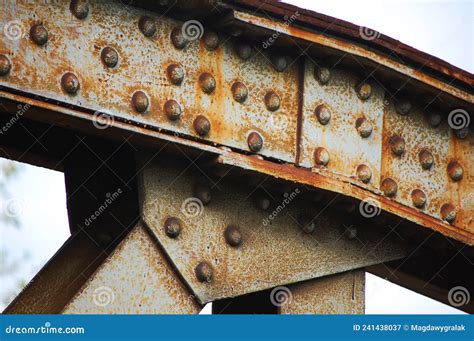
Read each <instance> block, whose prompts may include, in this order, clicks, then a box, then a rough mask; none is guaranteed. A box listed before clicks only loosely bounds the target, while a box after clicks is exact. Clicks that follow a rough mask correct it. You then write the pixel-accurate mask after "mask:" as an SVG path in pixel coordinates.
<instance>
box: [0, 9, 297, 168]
mask: <svg viewBox="0 0 474 341" xmlns="http://www.w3.org/2000/svg"><path fill="white" fill-rule="evenodd" d="M69 3H70V2H69V1H54V2H49V1H46V2H37V3H32V2H31V3H30V2H27V1H2V6H3V7H4V8H2V19H1V20H2V27H6V29H5V30H6V31H8V30H9V32H10V35H4V34H2V35H1V44H0V53H1V54H5V55H6V56H8V58H9V59H10V61H11V70H10V73H9V75H7V76H3V77H0V85H4V86H8V87H10V88H14V89H18V90H21V91H26V92H30V93H33V94H35V95H40V96H44V97H46V98H51V99H54V100H59V101H61V102H64V103H68V104H73V105H76V106H79V107H83V108H85V109H89V110H91V112H94V113H96V115H103V114H108V115H112V116H113V117H114V118H115V119H117V120H124V121H127V122H132V123H139V124H142V125H145V126H147V127H150V128H158V129H166V130H169V131H172V132H177V133H182V134H185V135H190V136H193V137H197V138H201V137H200V136H198V135H197V134H196V132H195V130H194V128H193V121H194V119H195V118H196V117H197V116H199V115H204V116H206V117H207V118H208V120H209V121H210V125H211V129H210V131H209V133H208V135H207V136H204V137H202V138H203V139H205V140H208V141H211V142H214V143H218V144H222V145H226V146H230V147H235V148H239V149H242V150H249V147H248V144H247V137H248V135H249V133H250V132H253V131H256V132H258V133H260V134H261V136H262V138H263V148H262V149H261V150H260V153H261V154H263V155H266V156H269V157H274V158H278V159H282V160H285V161H294V156H295V139H296V121H297V104H298V101H297V84H298V82H297V66H296V65H291V66H289V67H288V69H287V70H285V71H284V72H277V71H275V70H274V68H273V66H272V65H271V63H270V61H269V58H268V57H269V56H264V55H262V54H261V53H258V52H256V51H254V55H253V57H251V58H250V59H248V60H243V59H241V58H240V57H239V56H238V55H237V53H236V52H235V43H236V42H235V41H234V40H233V39H229V37H227V36H225V35H222V36H221V42H222V43H221V45H220V46H219V47H217V49H216V50H214V51H209V50H208V49H207V48H206V46H205V44H204V42H203V41H202V39H201V40H199V39H197V40H192V41H190V42H189V43H188V45H187V46H186V47H185V48H184V49H182V50H180V49H177V48H175V47H174V45H173V44H172V41H171V38H170V35H171V32H172V30H173V29H175V28H178V30H179V31H180V30H181V27H182V22H178V21H175V20H173V19H170V18H167V17H164V16H162V15H159V14H156V13H153V12H147V11H144V10H141V9H138V8H134V7H130V6H126V5H124V3H123V2H120V1H115V2H114V1H100V2H91V3H90V10H89V14H88V16H87V17H86V18H85V19H82V20H80V19H77V18H76V17H74V16H73V15H72V14H71V12H70V9H69ZM143 15H147V16H149V17H150V18H152V19H153V21H154V23H155V24H156V33H155V34H154V35H153V36H152V37H146V36H145V35H144V34H142V33H141V32H140V29H139V25H138V22H139V20H140V18H141V17H142V16H143ZM36 23H42V24H43V26H44V27H45V28H46V30H47V31H48V41H47V42H46V44H44V45H42V46H38V45H36V44H35V43H33V42H32V40H31V39H30V38H29V30H30V27H31V26H32V25H34V24H36ZM199 25H200V23H199ZM194 28H196V29H197V30H198V31H199V30H200V27H199V26H198V25H197V24H195V25H194ZM198 33H199V32H198ZM201 33H202V31H201ZM106 46H109V47H112V48H113V49H115V50H116V52H117V53H118V63H117V65H116V66H115V67H107V66H106V65H105V64H104V63H103V62H102V61H101V54H102V51H103V49H104V48H105V47H106ZM171 64H178V65H180V66H181V67H182V68H183V70H184V79H183V81H182V83H181V85H173V84H172V83H171V81H170V79H169V78H168V75H167V68H168V66H169V65H171ZM66 72H72V73H74V74H75V75H76V76H77V78H78V81H79V84H80V85H79V90H78V91H77V93H76V94H74V95H70V94H68V93H66V92H65V91H64V89H63V88H62V86H61V77H62V76H63V75H64V74H65V73H66ZM203 73H210V74H211V75H212V76H213V77H214V79H215V83H216V86H215V90H214V91H213V92H212V93H210V94H207V93H205V92H204V91H203V90H201V87H200V83H199V77H200V75H201V74H203ZM236 81H239V82H241V83H243V84H244V85H245V86H246V87H247V89H248V97H247V99H246V100H245V101H244V102H243V103H239V102H237V101H235V100H234V98H233V94H232V91H231V87H232V85H233V84H234V82H236ZM136 91H143V92H144V93H145V94H146V95H147V96H148V101H149V106H148V109H146V111H145V112H143V113H138V112H137V111H135V109H134V108H133V107H132V104H131V100H132V95H133V94H134V93H135V92H136ZM269 91H274V92H275V93H276V94H277V95H278V96H279V97H280V99H281V105H280V107H279V108H278V109H277V110H276V111H274V112H271V111H269V110H268V109H267V107H266V105H265V100H264V98H265V95H266V93H267V92H269ZM171 99H173V100H175V101H177V102H178V103H179V105H180V106H181V108H182V117H181V119H178V120H176V121H171V120H169V119H168V117H167V115H166V114H165V112H164V105H165V103H166V101H168V100H171Z"/></svg>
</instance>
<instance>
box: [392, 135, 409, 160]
mask: <svg viewBox="0 0 474 341" xmlns="http://www.w3.org/2000/svg"><path fill="white" fill-rule="evenodd" d="M389 143H390V149H391V150H392V153H393V154H394V155H396V156H402V155H403V153H405V140H404V139H403V137H401V136H398V135H394V136H392V137H391V138H390V140H389Z"/></svg>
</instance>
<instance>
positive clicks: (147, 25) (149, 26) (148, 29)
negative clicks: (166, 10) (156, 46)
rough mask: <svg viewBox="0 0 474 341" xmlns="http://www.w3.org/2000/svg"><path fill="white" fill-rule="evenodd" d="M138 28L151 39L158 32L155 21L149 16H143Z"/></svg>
mask: <svg viewBox="0 0 474 341" xmlns="http://www.w3.org/2000/svg"><path fill="white" fill-rule="evenodd" d="M138 28H139V29H140V31H141V32H142V33H143V35H144V36H145V37H151V36H153V35H154V34H155V32H156V25H155V21H154V20H153V19H152V18H150V17H147V16H143V17H141V18H140V19H139V20H138Z"/></svg>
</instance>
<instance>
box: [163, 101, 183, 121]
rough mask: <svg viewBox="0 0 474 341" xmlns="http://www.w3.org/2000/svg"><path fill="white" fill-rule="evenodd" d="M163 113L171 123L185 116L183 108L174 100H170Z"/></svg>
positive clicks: (166, 103)
mask: <svg viewBox="0 0 474 341" xmlns="http://www.w3.org/2000/svg"><path fill="white" fill-rule="evenodd" d="M163 111H164V112H165V114H166V116H167V117H168V119H169V120H170V121H176V120H179V119H180V118H181V115H182V114H183V110H182V108H181V106H180V105H179V103H178V102H176V101H175V100H174V99H169V100H167V101H166V102H165V105H164V107H163Z"/></svg>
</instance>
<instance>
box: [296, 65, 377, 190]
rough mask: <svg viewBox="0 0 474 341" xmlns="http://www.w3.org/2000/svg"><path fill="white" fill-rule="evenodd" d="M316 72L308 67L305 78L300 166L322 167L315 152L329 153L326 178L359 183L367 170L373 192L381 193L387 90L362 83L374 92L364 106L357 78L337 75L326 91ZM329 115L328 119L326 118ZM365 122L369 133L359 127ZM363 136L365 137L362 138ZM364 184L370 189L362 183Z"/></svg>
mask: <svg viewBox="0 0 474 341" xmlns="http://www.w3.org/2000/svg"><path fill="white" fill-rule="evenodd" d="M315 71H317V69H315V66H313V64H312V63H311V62H309V61H308V62H307V63H306V67H305V77H304V79H305V84H304V89H305V93H304V104H303V123H302V134H301V158H300V164H301V165H302V166H304V167H307V168H311V167H315V166H319V165H320V164H318V162H317V160H315V159H317V157H316V155H315V150H316V149H317V148H324V149H325V150H326V151H327V153H328V162H327V163H325V164H323V165H324V166H325V167H324V168H326V169H322V170H321V171H322V172H325V171H327V172H331V173H336V174H339V175H344V176H346V177H348V178H350V177H351V176H352V177H354V178H355V176H356V170H357V167H358V166H360V165H366V166H368V167H369V169H370V170H371V172H372V175H371V179H370V181H369V185H368V186H371V187H376V188H377V187H378V186H379V178H380V163H381V142H382V130H383V100H384V93H383V89H382V88H381V87H380V86H377V85H376V84H369V83H362V84H365V85H367V86H369V88H371V92H370V95H369V97H368V98H367V99H365V100H361V99H360V98H359V96H358V93H357V91H356V88H357V86H358V85H359V83H360V82H361V80H360V79H358V78H357V77H356V76H355V75H354V74H353V73H350V72H348V71H344V70H331V76H330V78H329V80H328V81H327V82H326V84H324V85H322V84H320V83H319V81H318V80H317V79H316V77H315V76H314V75H315V74H316V72H315ZM322 108H324V109H322ZM325 111H327V112H328V113H326V114H325V115H324V117H323V116H322V115H323V114H322V113H324V112H325ZM329 113H330V114H329ZM318 114H319V115H318ZM363 119H365V120H367V122H366V123H365V125H367V126H368V127H369V129H366V130H361V129H360V128H361V126H359V127H358V125H357V121H358V120H359V122H360V121H361V120H363ZM321 121H322V122H323V123H324V124H322V123H321ZM358 128H359V129H358ZM360 131H363V134H362V135H361V134H360ZM318 168H319V167H318ZM359 184H360V185H361V186H363V185H364V183H362V182H360V181H359Z"/></svg>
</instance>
